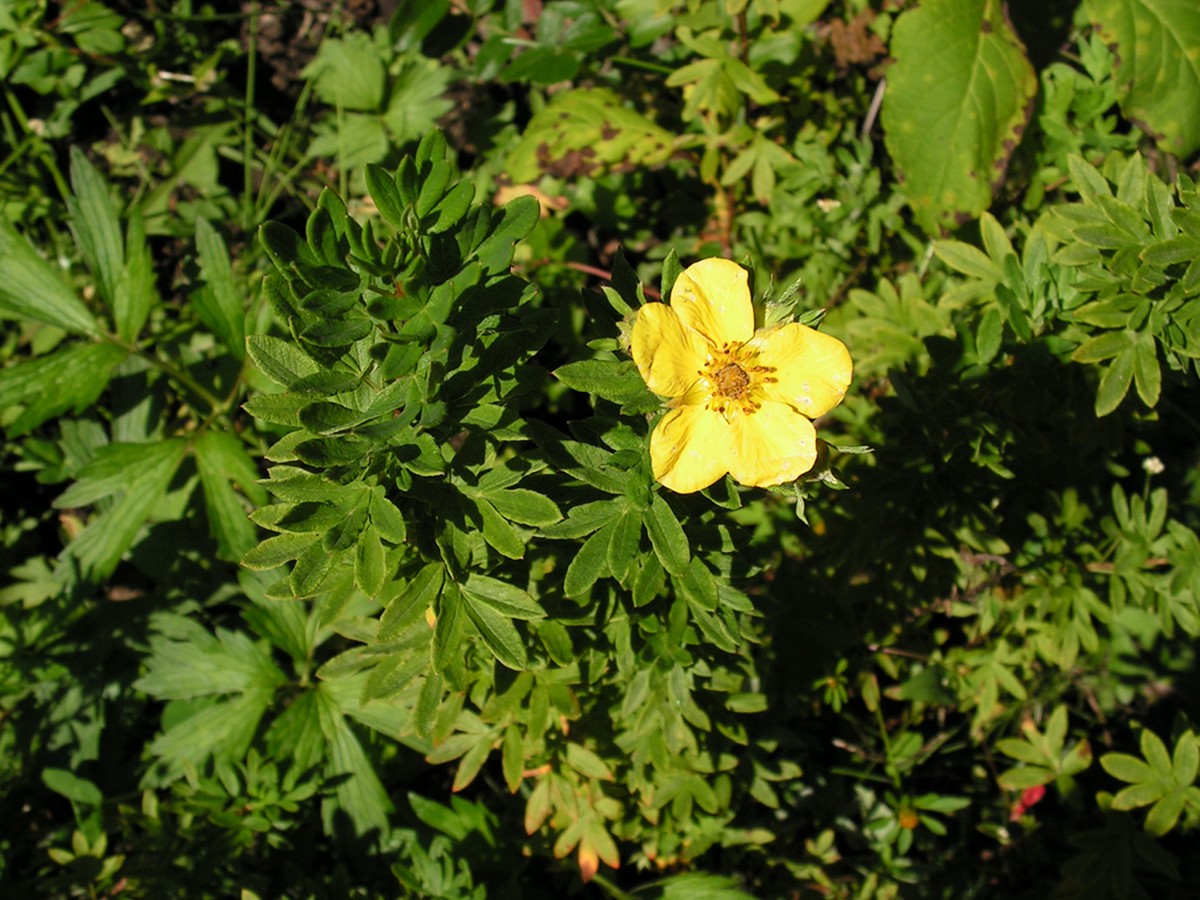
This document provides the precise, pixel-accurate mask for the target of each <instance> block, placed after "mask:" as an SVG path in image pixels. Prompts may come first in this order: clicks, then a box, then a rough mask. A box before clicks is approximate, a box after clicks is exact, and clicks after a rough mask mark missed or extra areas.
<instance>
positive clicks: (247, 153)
mask: <svg viewBox="0 0 1200 900" xmlns="http://www.w3.org/2000/svg"><path fill="white" fill-rule="evenodd" d="M249 16H250V22H249V26H250V37H249V40H248V41H247V45H248V46H247V49H248V51H249V58H248V59H247V60H246V99H245V107H246V108H245V121H244V123H243V125H242V132H243V133H242V229H243V230H244V231H249V230H250V229H251V228H253V227H254V221H253V218H254V200H253V197H252V194H253V189H254V171H253V169H252V168H251V165H252V163H253V162H254V121H253V115H254V80H255V78H256V77H257V76H256V72H257V70H258V4H257V3H251V4H250V9H249Z"/></svg>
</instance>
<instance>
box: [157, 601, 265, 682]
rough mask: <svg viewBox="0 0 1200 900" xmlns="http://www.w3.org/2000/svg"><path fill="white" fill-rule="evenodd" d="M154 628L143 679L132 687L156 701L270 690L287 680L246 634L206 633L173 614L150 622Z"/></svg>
mask: <svg viewBox="0 0 1200 900" xmlns="http://www.w3.org/2000/svg"><path fill="white" fill-rule="evenodd" d="M154 629H155V633H154V635H153V636H152V637H151V639H150V656H149V658H148V659H147V661H146V674H145V675H143V676H142V677H141V678H139V679H138V680H137V681H136V682H134V686H135V687H136V689H137V690H139V691H145V692H146V693H147V694H150V695H151V696H152V697H156V698H158V699H159V700H191V699H195V698H197V697H208V696H213V695H217V694H238V693H243V692H245V691H249V690H251V689H253V688H256V687H257V688H262V689H266V690H272V689H274V688H276V687H279V686H281V685H283V684H285V683H286V681H287V679H286V677H285V676H284V674H283V672H281V671H280V670H279V667H278V666H276V665H275V662H274V660H272V658H271V653H270V651H269V650H268V649H267V648H266V647H265V645H263V644H259V643H255V642H254V641H253V640H252V639H251V638H250V635H249V634H248V633H247V632H245V631H229V630H226V629H223V628H219V629H217V630H216V632H211V631H209V630H208V629H207V628H205V627H204V626H203V625H201V624H200V623H199V622H197V621H195V620H194V619H189V618H186V617H184V616H178V615H172V614H165V615H160V616H157V617H155V619H154Z"/></svg>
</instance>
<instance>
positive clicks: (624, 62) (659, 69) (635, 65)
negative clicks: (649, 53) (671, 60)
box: [609, 56, 675, 75]
mask: <svg viewBox="0 0 1200 900" xmlns="http://www.w3.org/2000/svg"><path fill="white" fill-rule="evenodd" d="M609 61H610V62H611V63H612V64H613V65H617V66H626V67H628V68H630V69H644V70H645V71H647V72H655V73H656V74H659V75H670V74H671V73H672V72H674V71H675V70H674V69H672V68H671V67H670V66H664V65H660V64H659V63H652V62H646V61H645V60H644V59H634V58H633V57H631V56H614V57H612V59H611V60H609Z"/></svg>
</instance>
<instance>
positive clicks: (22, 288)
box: [0, 221, 100, 334]
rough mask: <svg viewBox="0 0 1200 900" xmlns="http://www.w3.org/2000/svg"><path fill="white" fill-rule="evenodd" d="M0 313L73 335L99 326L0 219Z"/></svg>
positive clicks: (53, 272)
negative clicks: (40, 323) (53, 327)
mask: <svg viewBox="0 0 1200 900" xmlns="http://www.w3.org/2000/svg"><path fill="white" fill-rule="evenodd" d="M0 315H7V316H10V317H13V318H20V319H31V320H33V321H35V322H43V323H45V324H47V325H54V326H56V327H58V328H62V329H63V330H64V331H71V332H75V333H76V334H98V333H99V332H100V325H99V323H97V322H96V319H95V317H94V316H93V315H92V314H91V313H90V312H89V311H88V308H87V307H86V306H84V305H83V303H82V301H80V299H79V298H78V297H76V296H75V292H74V291H72V290H71V289H70V288H69V287H67V285H66V284H65V283H64V282H63V280H62V278H61V277H60V276H59V274H58V273H57V272H55V271H54V270H53V269H52V268H51V267H50V264H49V263H47V262H46V261H45V260H44V259H42V257H41V256H39V255H38V253H37V251H36V250H34V249H33V246H32V245H31V244H30V243H29V241H27V240H25V238H23V237H22V236H21V235H19V234H17V232H16V230H15V229H14V228H13V227H12V226H11V225H10V224H9V223H8V222H6V221H0Z"/></svg>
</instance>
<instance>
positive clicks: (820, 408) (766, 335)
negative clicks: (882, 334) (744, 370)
mask: <svg viewBox="0 0 1200 900" xmlns="http://www.w3.org/2000/svg"><path fill="white" fill-rule="evenodd" d="M750 347H752V348H755V349H757V350H758V351H759V355H758V358H757V359H756V360H755V362H756V364H758V365H762V366H770V367H771V368H773V369H775V373H774V376H773V377H774V378H776V379H778V380H777V381H775V382H773V383H767V384H764V385H763V394H764V396H765V397H766V399H768V400H774V401H776V402H779V403H786V404H787V405H789V406H791V407H792V408H793V409H796V410H798V411H800V412H802V413H804V415H806V416H808V417H809V418H810V419H815V418H816V417H817V416H823V415H824V414H825V413H827V412H829V410H831V409H833V408H834V407H835V406H837V405H838V404H839V403H841V402H842V398H843V397H844V396H846V388H848V387H849V386H850V378H851V376H852V375H853V374H854V363H853V362H852V361H851V359H850V351H849V350H847V349H846V345H845V344H843V343H842V342H841V341H839V340H838V339H837V338H835V337H830V336H829V335H827V334H822V333H821V332H819V331H815V330H814V329H812V328H809V327H808V326H806V325H800V324H798V323H795V322H792V323H790V324H788V325H783V326H781V327H779V328H772V329H770V330H768V331H763V332H760V333H759V334H757V335H756V336H755V338H754V340H753V341H751V342H750Z"/></svg>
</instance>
